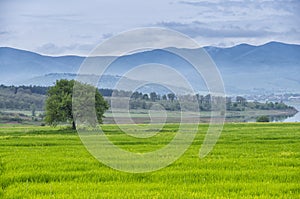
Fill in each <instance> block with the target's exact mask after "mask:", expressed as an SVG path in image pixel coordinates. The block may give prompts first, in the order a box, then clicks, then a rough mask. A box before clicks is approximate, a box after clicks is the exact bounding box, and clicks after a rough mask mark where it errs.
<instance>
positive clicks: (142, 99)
mask: <svg viewBox="0 0 300 199" xmlns="http://www.w3.org/2000/svg"><path fill="white" fill-rule="evenodd" d="M48 89H49V87H44V86H5V85H0V109H11V110H33V109H34V110H43V109H44V104H45V99H46V94H47V91H48ZM99 91H100V93H101V94H102V95H103V96H104V97H105V98H106V99H107V100H108V102H109V103H110V100H109V99H110V98H111V97H116V98H118V99H122V98H124V97H127V98H128V97H129V98H130V101H129V108H130V109H150V108H151V107H152V106H153V105H154V104H159V105H161V106H163V107H164V109H166V110H168V111H179V110H181V109H184V110H190V111H194V110H197V109H199V110H201V111H210V110H212V107H213V106H212V103H214V102H215V103H218V99H217V98H214V97H212V96H211V95H210V94H208V95H205V96H203V95H199V94H196V95H194V96H192V95H184V96H176V95H175V94H174V93H168V94H165V95H159V94H157V93H155V92H151V93H149V94H147V93H141V92H130V91H118V90H112V89H99ZM179 98H180V100H179ZM117 102H119V104H117V106H119V108H124V107H128V105H124V104H123V102H122V100H119V101H118V100H117ZM179 102H180V103H179ZM195 102H197V103H195ZM195 105H197V106H198V107H195ZM226 109H227V110H228V111H244V110H246V109H247V110H249V109H254V110H255V109H258V110H284V109H294V108H293V107H290V106H287V105H286V104H284V103H283V102H266V103H260V102H248V101H247V100H246V99H245V98H243V97H241V96H237V97H236V98H235V99H234V100H232V98H230V97H226Z"/></svg>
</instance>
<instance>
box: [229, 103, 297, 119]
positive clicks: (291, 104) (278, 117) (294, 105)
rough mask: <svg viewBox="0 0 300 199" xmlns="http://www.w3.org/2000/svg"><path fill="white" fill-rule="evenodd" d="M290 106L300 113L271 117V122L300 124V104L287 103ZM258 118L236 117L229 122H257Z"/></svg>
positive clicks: (253, 116)
mask: <svg viewBox="0 0 300 199" xmlns="http://www.w3.org/2000/svg"><path fill="white" fill-rule="evenodd" d="M286 104H287V105H289V106H293V107H295V108H296V109H297V110H298V111H299V112H298V113H296V114H294V115H280V116H278V115H273V116H272V115H271V116H269V118H270V121H272V122H300V102H289V103H288V102H287V103H286ZM257 117H258V116H255V115H252V116H234V117H231V118H227V121H234V122H256V118H257Z"/></svg>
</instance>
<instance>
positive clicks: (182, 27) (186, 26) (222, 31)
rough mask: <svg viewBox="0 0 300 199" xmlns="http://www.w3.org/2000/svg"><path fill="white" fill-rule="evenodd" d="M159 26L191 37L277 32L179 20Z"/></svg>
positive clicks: (248, 35)
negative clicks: (179, 21)
mask: <svg viewBox="0 0 300 199" xmlns="http://www.w3.org/2000/svg"><path fill="white" fill-rule="evenodd" d="M156 25H157V26H162V27H167V28H171V29H174V30H177V31H179V32H183V33H185V34H187V35H188V36H190V37H198V36H202V37H208V38H209V37H218V38H224V37H263V36H267V35H274V34H277V33H276V32H271V31H267V30H262V29H250V28H248V29H247V28H244V27H240V26H237V25H231V24H229V25H224V26H221V27H219V28H218V27H211V26H210V25H209V24H205V23H201V22H198V21H194V22H191V23H178V22H161V23H157V24H156Z"/></svg>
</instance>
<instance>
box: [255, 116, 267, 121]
mask: <svg viewBox="0 0 300 199" xmlns="http://www.w3.org/2000/svg"><path fill="white" fill-rule="evenodd" d="M256 122H270V118H269V117H268V116H266V115H262V116H259V117H258V118H257V119H256Z"/></svg>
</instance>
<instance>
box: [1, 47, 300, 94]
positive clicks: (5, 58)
mask: <svg viewBox="0 0 300 199" xmlns="http://www.w3.org/2000/svg"><path fill="white" fill-rule="evenodd" d="M204 49H205V50H206V51H207V53H208V54H209V55H210V56H211V58H212V59H213V61H214V62H215V63H216V65H217V66H218V68H219V70H220V73H221V75H222V77H223V80H224V84H225V89H226V91H227V93H229V94H249V93H256V94H261V93H265V92H277V93H278V92H280V93H284V92H298V93H300V45H294V44H284V43H279V42H270V43H267V44H264V45H261V46H252V45H248V44H240V45H237V46H233V47H230V48H219V47H204ZM177 50H178V51H181V52H183V51H185V52H187V51H188V52H189V53H192V54H193V55H194V56H197V55H198V52H199V51H198V50H197V49H177ZM84 59H85V57H80V56H61V57H51V56H44V55H39V54H36V53H33V52H29V51H24V50H18V49H13V48H7V47H2V48H0V69H1V74H0V84H16V85H20V84H40V85H43V84H44V85H49V84H53V83H54V82H55V80H56V79H59V78H66V79H68V78H74V77H75V76H74V74H76V72H77V71H78V69H79V67H80V65H81V63H82V62H83V61H84ZM106 59H108V57H95V58H94V61H95V62H97V63H98V62H99V63H101V62H104V61H105V60H106ZM148 63H159V64H164V65H168V66H171V67H173V68H174V69H176V70H177V71H179V73H181V74H183V76H185V77H186V78H187V79H188V80H189V81H190V82H191V84H192V85H193V86H194V88H195V89H196V90H199V91H203V90H205V89H206V88H205V83H204V81H203V80H200V81H199V76H195V71H194V70H193V69H192V67H191V65H190V64H189V63H188V62H186V61H185V60H184V59H182V58H180V57H178V56H175V55H174V54H172V53H170V52H168V51H166V50H162V49H157V50H152V51H145V52H137V53H134V54H131V55H125V56H122V57H118V58H117V59H116V60H115V61H114V62H113V63H112V64H111V67H110V68H109V70H108V71H107V73H106V74H105V75H107V76H106V77H109V79H105V78H103V82H102V83H101V84H99V85H100V86H103V87H104V86H105V87H108V88H110V87H112V86H113V84H114V83H115V82H116V80H117V79H118V78H117V77H118V76H122V75H123V74H124V73H125V72H127V71H129V70H131V69H132V68H134V67H135V66H138V65H141V64H148ZM157 73H158V75H159V73H160V71H157ZM70 74H72V75H70ZM147 75H149V74H140V75H139V77H130V78H128V82H130V81H131V82H134V81H141V79H143V77H146V76H147ZM135 78H136V79H135ZM104 80H105V81H104Z"/></svg>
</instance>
